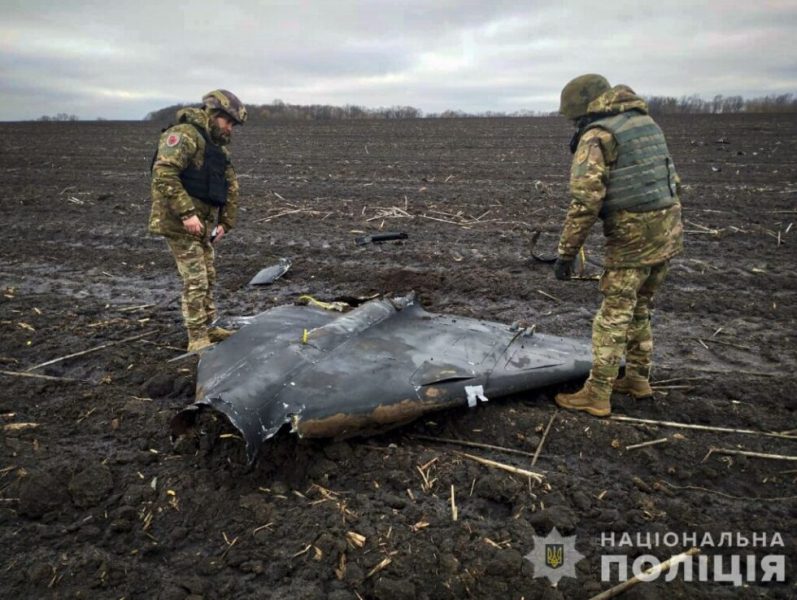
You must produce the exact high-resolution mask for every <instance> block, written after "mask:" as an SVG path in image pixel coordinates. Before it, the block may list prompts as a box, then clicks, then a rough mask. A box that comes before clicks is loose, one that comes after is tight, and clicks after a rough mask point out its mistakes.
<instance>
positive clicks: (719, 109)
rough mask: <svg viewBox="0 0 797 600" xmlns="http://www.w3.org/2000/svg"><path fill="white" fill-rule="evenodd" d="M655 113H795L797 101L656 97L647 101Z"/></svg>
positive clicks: (781, 97)
mask: <svg viewBox="0 0 797 600" xmlns="http://www.w3.org/2000/svg"><path fill="white" fill-rule="evenodd" d="M645 101H646V102H647V103H648V108H649V109H650V112H651V113H653V114H659V115H668V114H669V115H673V114H699V113H713V114H720V113H740V112H745V113H793V112H797V98H795V97H794V95H793V94H780V95H771V96H762V97H760V98H748V99H745V98H742V97H741V96H722V95H717V96H714V98H712V99H711V100H704V99H703V98H701V97H700V96H694V95H693V96H682V97H681V98H672V97H668V96H653V97H650V98H645Z"/></svg>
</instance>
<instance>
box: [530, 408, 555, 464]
mask: <svg viewBox="0 0 797 600" xmlns="http://www.w3.org/2000/svg"><path fill="white" fill-rule="evenodd" d="M555 418H556V413H555V412H554V413H553V414H552V415H551V418H550V419H548V424H547V425H546V426H545V431H544V432H543V434H542V439H540V443H539V444H537V449H536V450H535V451H534V457H533V458H532V459H531V466H532V467H533V466H534V465H536V464H537V459H538V458H539V457H540V451H541V450H542V446H543V444H545V438H547V437H548V432H549V431H550V430H551V425H553V420H554V419H555Z"/></svg>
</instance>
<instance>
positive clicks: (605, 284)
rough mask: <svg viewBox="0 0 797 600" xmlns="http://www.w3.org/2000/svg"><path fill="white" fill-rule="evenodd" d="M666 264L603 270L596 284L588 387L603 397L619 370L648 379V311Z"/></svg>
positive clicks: (650, 355) (650, 336)
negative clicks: (599, 301)
mask: <svg viewBox="0 0 797 600" xmlns="http://www.w3.org/2000/svg"><path fill="white" fill-rule="evenodd" d="M668 266H669V262H663V263H660V264H658V265H653V266H648V267H636V268H627V269H606V270H605V271H604V272H603V275H602V276H601V280H600V291H601V293H602V294H603V303H602V304H601V307H600V310H598V313H597V314H596V315H595V319H594V321H593V322H592V371H590V376H589V383H590V384H591V385H592V386H593V387H595V388H597V389H598V390H601V391H603V392H606V393H609V394H610V393H611V389H612V385H613V384H614V381H615V379H617V374H618V372H619V369H620V362H621V361H622V358H623V356H625V360H626V374H631V375H638V376H641V377H644V378H645V379H647V378H649V377H650V368H651V364H652V361H653V333H652V331H651V327H650V310H651V300H652V299H653V294H654V293H655V292H656V290H657V289H658V287H659V286H660V285H661V284H662V282H663V281H664V278H665V277H666V276H667V270H668Z"/></svg>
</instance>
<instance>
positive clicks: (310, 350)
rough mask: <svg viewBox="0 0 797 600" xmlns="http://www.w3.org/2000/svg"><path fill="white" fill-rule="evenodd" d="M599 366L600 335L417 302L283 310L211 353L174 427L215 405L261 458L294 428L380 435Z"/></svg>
mask: <svg viewBox="0 0 797 600" xmlns="http://www.w3.org/2000/svg"><path fill="white" fill-rule="evenodd" d="M590 366H591V351H590V345H589V342H585V341H580V340H573V339H568V338H561V337H555V336H548V335H541V334H537V333H532V334H531V335H524V332H522V331H521V332H517V331H513V330H511V328H510V327H509V326H507V325H504V324H501V323H493V322H489V321H480V320H476V319H470V318H465V317H458V316H450V315H440V314H433V313H428V312H426V311H425V310H423V308H422V307H421V306H419V305H418V304H416V303H415V302H414V301H413V299H412V298H411V297H408V298H398V299H393V300H387V299H380V300H373V301H370V302H367V303H365V304H363V305H361V306H359V307H358V308H356V309H354V310H352V311H351V312H348V313H345V314H340V313H334V312H330V311H325V310H322V309H319V308H315V307H313V306H280V307H277V308H274V309H271V310H268V311H266V312H264V313H261V314H259V315H257V316H256V317H254V318H253V319H252V321H251V322H250V323H249V324H248V325H246V326H245V327H243V328H242V329H241V330H240V331H239V332H238V333H236V334H235V335H234V336H232V337H230V338H229V339H227V340H225V341H224V342H221V343H220V344H217V346H216V347H215V348H213V349H212V350H209V351H207V352H206V353H205V354H203V356H202V358H201V360H200V362H199V367H198V372H197V393H196V397H197V400H196V403H195V404H194V405H192V406H191V407H188V408H187V409H185V410H183V411H181V412H180V413H179V414H178V415H176V416H175V418H174V420H173V421H172V431H173V433H174V434H175V435H176V434H179V433H182V432H183V431H184V430H185V429H186V427H188V426H190V424H191V423H192V422H193V420H194V418H195V416H196V414H197V411H198V410H199V409H200V408H202V407H205V406H210V407H212V408H214V409H215V410H217V411H219V412H221V413H223V414H224V415H226V416H227V418H228V419H229V420H230V422H231V423H232V424H233V425H234V426H235V427H236V428H237V429H239V430H240V431H241V433H243V435H244V438H245V440H246V449H247V455H248V457H249V460H250V461H251V460H254V458H255V457H256V455H257V452H258V449H259V448H260V445H261V444H262V442H263V441H265V440H267V439H268V438H270V437H272V436H273V435H274V434H275V433H277V431H278V430H279V429H280V428H281V427H282V426H283V425H284V424H286V423H290V424H291V426H292V430H293V431H294V432H296V433H298V434H299V435H300V436H306V437H346V436H351V435H355V434H362V433H368V432H374V431H381V430H384V429H387V428H388V427H389V426H395V425H398V424H402V423H406V422H409V421H411V420H413V419H415V418H417V417H418V416H420V415H422V414H424V413H426V412H429V411H433V410H438V409H441V408H445V407H449V406H455V405H466V404H467V403H468V396H470V397H471V404H472V403H473V402H475V400H473V398H478V397H481V398H485V397H486V398H497V397H500V396H506V395H508V394H513V393H516V392H520V391H523V390H529V389H534V388H539V387H544V386H547V385H551V384H556V383H561V382H564V381H567V380H570V379H576V378H583V377H585V376H586V375H587V374H588V373H589V369H590Z"/></svg>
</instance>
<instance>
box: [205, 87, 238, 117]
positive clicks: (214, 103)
mask: <svg viewBox="0 0 797 600" xmlns="http://www.w3.org/2000/svg"><path fill="white" fill-rule="evenodd" d="M202 104H203V105H204V106H206V107H207V108H213V109H216V110H220V111H222V112H224V113H226V114H227V115H229V116H230V117H231V118H232V120H233V121H235V122H236V123H237V124H238V125H243V124H244V123H246V117H247V112H246V107H245V106H244V103H243V102H241V101H240V100H239V99H238V96H236V95H235V94H233V93H232V92H230V91H228V90H213V91H212V92H208V93H207V94H205V95H204V96H203V97H202Z"/></svg>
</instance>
